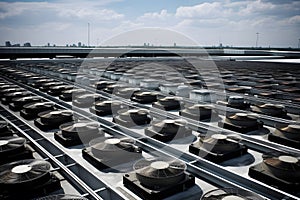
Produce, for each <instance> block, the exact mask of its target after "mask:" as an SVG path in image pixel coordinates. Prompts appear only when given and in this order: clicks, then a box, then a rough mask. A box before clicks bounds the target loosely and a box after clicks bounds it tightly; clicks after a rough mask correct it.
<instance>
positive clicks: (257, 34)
mask: <svg viewBox="0 0 300 200" xmlns="http://www.w3.org/2000/svg"><path fill="white" fill-rule="evenodd" d="M258 37H259V32H257V33H256V43H255V46H256V48H257V47H258Z"/></svg>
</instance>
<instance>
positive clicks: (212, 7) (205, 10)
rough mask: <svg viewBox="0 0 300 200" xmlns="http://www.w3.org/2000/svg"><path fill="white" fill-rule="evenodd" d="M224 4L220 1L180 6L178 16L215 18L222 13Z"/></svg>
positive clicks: (177, 11)
mask: <svg viewBox="0 0 300 200" xmlns="http://www.w3.org/2000/svg"><path fill="white" fill-rule="evenodd" d="M222 13H223V12H222V5H221V3H220V2H213V3H202V4H199V5H196V6H189V7H184V6H182V7H179V8H177V10H176V16H177V17H183V18H195V17H203V18H213V17H216V16H220V15H221V14H222Z"/></svg>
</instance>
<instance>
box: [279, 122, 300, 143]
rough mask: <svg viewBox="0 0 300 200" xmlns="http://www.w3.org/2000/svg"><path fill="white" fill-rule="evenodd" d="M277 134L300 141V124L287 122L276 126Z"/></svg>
mask: <svg viewBox="0 0 300 200" xmlns="http://www.w3.org/2000/svg"><path fill="white" fill-rule="evenodd" d="M274 133H275V134H279V135H282V136H285V137H287V138H290V139H293V140H297V141H300V135H299V133H300V125H299V124H288V125H287V124H286V125H283V126H280V125H279V126H278V125H277V126H276V130H275V132H274Z"/></svg>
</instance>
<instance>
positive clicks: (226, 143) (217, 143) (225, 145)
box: [199, 134, 239, 153]
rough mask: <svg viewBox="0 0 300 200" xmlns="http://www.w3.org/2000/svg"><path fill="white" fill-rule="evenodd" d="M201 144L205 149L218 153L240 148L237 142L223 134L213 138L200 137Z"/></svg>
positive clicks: (214, 135) (215, 135)
mask: <svg viewBox="0 0 300 200" xmlns="http://www.w3.org/2000/svg"><path fill="white" fill-rule="evenodd" d="M199 143H200V146H202V147H203V148H205V149H207V150H209V151H212V152H217V153H218V152H220V153H224V152H227V151H232V150H235V149H236V148H238V147H239V144H238V143H237V142H233V141H231V140H230V139H228V138H227V136H226V135H223V134H213V135H211V136H203V137H200V139H199Z"/></svg>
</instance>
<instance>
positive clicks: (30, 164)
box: [0, 159, 51, 187]
mask: <svg viewBox="0 0 300 200" xmlns="http://www.w3.org/2000/svg"><path fill="white" fill-rule="evenodd" d="M50 167H51V165H50V163H49V162H46V161H44V160H38V159H28V160H21V161H17V162H12V163H8V164H5V165H2V166H0V185H2V186H6V187H9V186H10V187H13V186H18V185H21V184H22V185H23V186H26V187H30V186H32V184H33V183H34V184H40V183H43V181H44V180H49V178H50V173H49V171H50Z"/></svg>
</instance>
